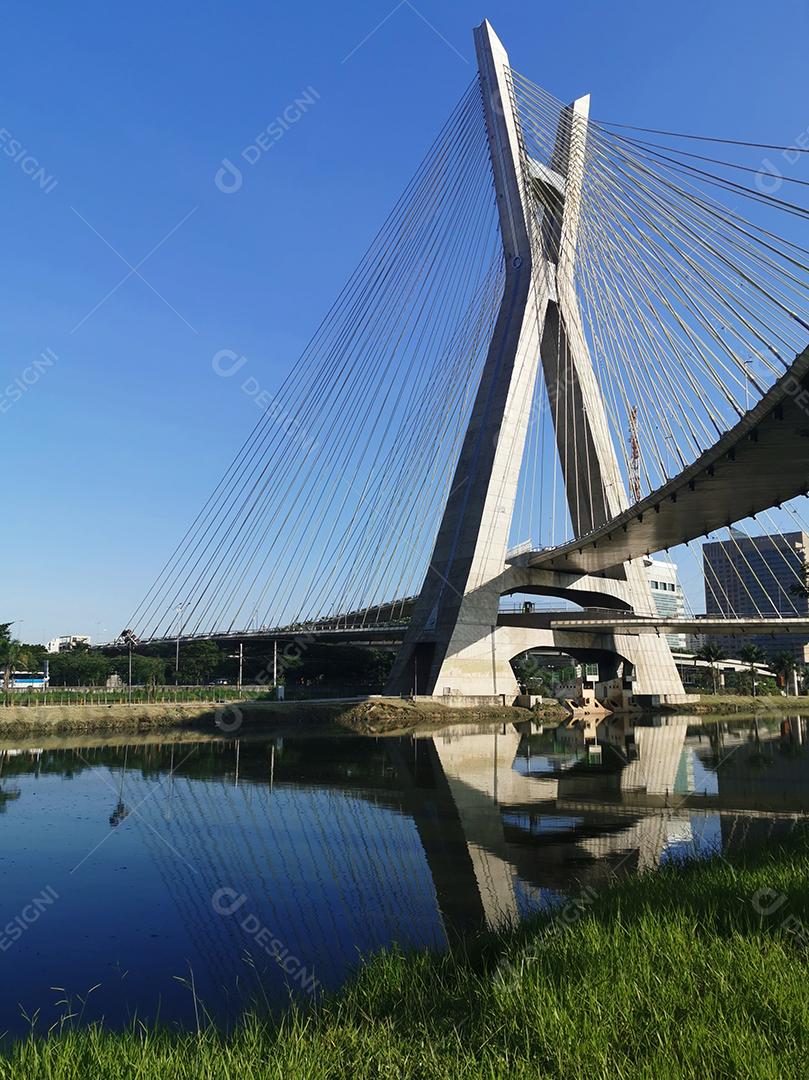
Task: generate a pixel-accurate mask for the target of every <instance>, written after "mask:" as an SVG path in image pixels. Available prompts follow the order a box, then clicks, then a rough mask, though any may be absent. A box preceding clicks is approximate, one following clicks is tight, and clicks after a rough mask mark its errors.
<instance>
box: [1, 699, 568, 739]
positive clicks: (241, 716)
mask: <svg viewBox="0 0 809 1080" xmlns="http://www.w3.org/2000/svg"><path fill="white" fill-rule="evenodd" d="M565 715H566V713H565V710H564V709H563V708H562V706H561V705H558V706H557V705H546V706H544V707H543V709H542V710H541V712H538V711H533V712H529V711H528V710H526V709H516V708H512V707H510V706H495V705H486V706H476V707H469V708H457V709H456V708H449V707H448V706H446V705H443V704H442V703H441V702H440V701H435V702H429V701H424V700H421V701H408V700H406V699H399V698H370V699H367V700H363V701H284V702H280V701H243V702H229V703H215V702H208V703H205V702H190V703H185V704H182V703H180V704H137V705H31V706H8V707H6V708H3V709H0V737H3V736H16V735H32V734H42V735H48V734H50V735H59V734H91V733H92V734H103V733H105V732H127V731H131V732H140V733H144V732H158V731H166V732H170V731H188V730H192V731H197V732H202V733H211V734H217V733H218V734H220V735H222V734H225V735H234V734H236V733H238V732H240V731H242V730H247V729H252V730H264V731H268V730H272V731H275V730H279V731H286V730H289V729H290V728H293V729H294V730H301V729H302V728H305V729H306V730H307V731H311V732H313V733H314V732H319V731H320V732H322V731H327V730H332V731H345V732H353V733H355V734H361V735H383V734H384V735H388V734H399V733H402V734H404V733H407V732H410V731H414V730H416V729H419V730H424V729H425V728H428V729H429V728H430V727H445V726H446V725H448V724H475V723H480V724H487V723H508V724H513V723H520V722H523V723H524V722H526V721H528V720H531V719H539V720H543V719H544V720H546V721H547V722H550V723H558V722H560V721H561V719H562V718H563V717H564V716H565Z"/></svg>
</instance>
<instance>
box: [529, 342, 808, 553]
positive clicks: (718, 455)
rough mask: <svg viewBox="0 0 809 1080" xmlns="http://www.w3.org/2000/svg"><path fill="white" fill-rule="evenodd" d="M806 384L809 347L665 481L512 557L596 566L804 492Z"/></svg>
mask: <svg viewBox="0 0 809 1080" xmlns="http://www.w3.org/2000/svg"><path fill="white" fill-rule="evenodd" d="M808 386H809V348H807V349H804V351H803V352H802V353H800V355H799V356H797V357H796V358H795V360H794V362H793V363H792V365H791V366H790V368H789V370H788V371H787V372H786V373H785V374H784V375H782V376H781V378H780V379H779V380H778V381H777V382H776V383H775V384H774V385H773V386H772V387H771V388H770V390H768V391H767V393H766V394H765V395H764V397H762V399H761V401H760V402H759V403H758V404H757V405H756V406H755V407H754V408H752V409H751V410H750V411H749V412H748V413H747V414H746V415H745V416H743V417H742V419H741V420H740V421H739V422H738V424H736V425H735V426H734V427H732V428H731V429H730V430H729V431H727V432H725V434H724V435H723V436H722V437H721V438H720V439H719V440H718V441H717V442H716V443H714V445H713V446H712V447H710V448H709V449H708V450H706V451H705V453H703V454H702V455H701V456H700V457H698V458H697V460H696V461H695V462H694V463H693V464H692V465H690V466H689V467H688V468H687V469H684V470H683V471H682V472H681V473H679V474H678V475H677V476H676V477H674V478H673V479H672V480H670V481H669V482H668V483H667V484H664V485H663V486H662V487H660V488H658V489H657V490H656V491H654V492H652V494H651V495H648V496H647V497H646V498H645V499H643V500H641V501H640V502H638V503H636V504H635V505H634V506H631V507H630V508H629V509H627V510H625V511H624V512H623V513H622V514H619V515H618V516H617V517H615V518H612V519H611V520H610V521H608V522H606V524H604V525H602V526H600V527H599V528H598V529H595V530H593V531H592V532H591V533H588V534H587V535H586V536H583V537H580V538H578V539H576V540H572V541H570V542H569V543H567V544H562V545H560V546H559V547H554V548H546V549H544V550H542V551H533V552H527V553H523V554H520V555H517V556H515V557H514V558H513V559H512V560H510V561H512V562H513V563H515V564H520V565H527V566H535V567H539V568H542V569H545V570H560V571H573V572H583V573H597V572H598V571H600V570H607V569H609V568H610V567H612V566H615V565H617V564H618V563H621V562H624V561H625V560H627V559H636V558H639V557H640V556H642V555H650V554H652V553H653V552H655V551H663V550H665V549H667V548H672V547H676V546H677V545H678V544H682V543H685V542H686V541H688V540H694V539H696V538H697V537H700V536H706V535H707V534H708V533H710V532H713V531H714V530H715V529H720V528H723V527H724V526H727V525H731V524H732V523H733V522H734V521H741V520H742V519H744V518H746V517H751V516H752V515H754V514H757V513H760V512H761V511H763V510H767V509H769V508H770V507H772V506H779V505H780V504H781V503H782V502H786V501H787V500H788V499H791V498H794V497H795V496H796V495H805V494H806V493H807V489H809V389H807V387H808Z"/></svg>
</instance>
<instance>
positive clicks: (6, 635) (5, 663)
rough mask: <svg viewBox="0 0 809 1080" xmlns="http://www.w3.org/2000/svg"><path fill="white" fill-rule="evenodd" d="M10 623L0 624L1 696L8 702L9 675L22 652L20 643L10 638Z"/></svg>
mask: <svg viewBox="0 0 809 1080" xmlns="http://www.w3.org/2000/svg"><path fill="white" fill-rule="evenodd" d="M12 625H13V624H12V623H10V622H7V623H0V667H2V669H3V694H4V696H5V698H6V700H8V694H9V690H10V688H11V673H12V672H13V671H14V668H15V667H16V665H17V662H18V661H19V658H20V652H21V650H22V644H21V642H19V641H17V639H16V638H13V637H12V636H11V627H12Z"/></svg>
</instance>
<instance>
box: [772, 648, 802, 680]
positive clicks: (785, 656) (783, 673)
mask: <svg viewBox="0 0 809 1080" xmlns="http://www.w3.org/2000/svg"><path fill="white" fill-rule="evenodd" d="M770 666H771V667H772V669H773V671H774V672H775V673H776V675H778V677H779V679H778V681H779V683H780V685H782V686H783V687H784V689H788V686H789V677H790V675H792V673H793V672H794V671H795V670H796V669H797V666H798V664H797V661H796V659H795V657H794V656H793V654H792V653H791V652H786V651H784V652H779V653H776V654H775V656H773V657H772V659H771V660H770Z"/></svg>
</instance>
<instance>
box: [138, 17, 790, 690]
mask: <svg viewBox="0 0 809 1080" xmlns="http://www.w3.org/2000/svg"><path fill="white" fill-rule="evenodd" d="M475 44H476V50H477V56H478V73H477V76H476V78H475V79H474V80H473V82H472V84H471V85H470V86H469V87H468V88H467V90H466V92H465V93H464V94H463V96H462V98H461V100H460V102H459V104H458V106H457V107H456V108H455V110H454V111H453V113H452V115H451V116H450V118H449V120H448V121H447V123H446V124H445V125H444V127H443V128H442V130H441V131H440V133H439V135H438V137H437V139H436V140H435V142H434V143H433V146H432V147H431V149H430V151H429V152H428V154H427V156H426V157H425V159H424V161H423V162H422V163H421V165H420V167H419V169H418V170H417V171H416V173H415V175H414V176H413V178H412V179H411V181H410V183H409V184H408V186H407V187H406V189H405V191H404V193H403V195H402V196H401V198H400V199H399V201H398V202H397V204H396V206H395V207H394V209H393V211H392V212H391V214H390V216H389V218H388V219H387V221H386V222H385V223H384V225H383V226H382V228H381V230H380V231H379V233H378V234H377V236H376V237H375V239H374V240H373V241H372V243H371V245H370V247H369V248H368V251H367V252H366V254H365V256H364V257H363V259H362V260H361V262H360V264H359V266H358V267H357V269H356V271H355V272H354V273H353V275H352V276H351V278H350V279H349V281H348V283H347V284H346V286H345V287H344V289H343V291H342V293H341V294H340V296H339V297H338V299H337V301H336V303H335V304H334V306H333V307H332V308H331V310H330V311H329V312H328V314H327V315H326V317H325V318H324V320H323V322H322V323H321V324H320V326H319V327H318V329H317V330H316V332H315V334H314V336H313V337H312V340H311V341H310V343H309V345H308V346H307V348H306V349H305V351H304V353H303V355H302V356H301V358H300V359H299V361H298V362H297V364H296V365H295V366H294V367H293V368H292V370H291V371H290V373H289V375H288V376H287V378H286V380H285V381H284V383H283V384H282V386H281V387H280V389H279V391H278V393H277V395H276V397H275V399H274V401H273V403H272V405H271V407H270V408H269V409H268V410H267V412H266V413H265V414H264V416H263V417H262V419H261V420H260V421H259V423H258V424H257V425H256V427H255V429H254V430H253V432H251V434H250V435H249V436H248V438H247V440H246V441H245V443H244V445H243V446H242V447H241V449H240V450H239V452H238V454H237V455H236V457H235V458H234V460H233V461H232V463H231V464H230V466H229V468H228V469H227V471H226V473H225V474H224V476H223V478H222V480H221V481H220V483H219V484H218V486H217V487H216V489H215V490H214V492H213V493H212V495H211V497H210V498H209V500H208V501H207V503H206V504H205V506H204V507H203V508H202V510H201V511H200V513H199V514H198V515H197V517H196V519H195V520H194V521H193V523H192V525H191V526H190V528H189V530H188V531H187V533H186V535H185V536H184V537H183V538H182V540H181V541H180V543H179V544H178V546H177V548H176V549H175V551H174V552H173V554H172V555H171V557H170V558H169V560H168V561H167V562H166V564H165V566H164V567H163V569H162V571H161V572H160V574H159V575H158V577H157V578H156V580H155V581H154V583H153V585H152V587H151V589H150V590H149V592H148V593H147V595H146V597H145V598H144V600H143V602H142V603H141V604H140V605H139V607H138V609H137V611H136V612H135V614H134V615H133V617H132V619H131V621H130V626H131V627H132V629H133V630H134V631H135V632H136V633H137V634H138V635H139V636H140V637H141V638H142V639H159V638H168V637H175V636H179V637H195V636H216V637H232V636H247V635H252V634H257V635H272V634H282V633H287V634H288V633H291V632H301V633H304V632H308V633H312V634H316V635H318V634H323V635H335V634H339V633H343V634H349V633H355V634H361V633H365V634H366V636H368V637H369V638H373V637H374V635H375V634H380V635H385V634H387V635H388V637H389V638H390V639H391V640H399V639H401V645H400V648H399V650H398V654H397V658H396V662H395V664H394V668H393V671H392V674H391V679H390V683H389V688H388V689H389V690H390V692H392V693H399V692H409V691H412V690H413V689H415V688H418V690H419V691H420V692H421V693H438V694H442V693H445V692H446V691H447V690H451V691H452V692H457V693H461V694H464V695H482V696H488V695H491V694H493V693H495V694H502V693H510V692H512V691H514V692H516V682H515V679H514V675H513V673H512V669H511V665H510V661H511V660H512V659H513V658H514V657H515V656H517V655H519V654H520V653H522V652H525V651H526V650H528V649H533V648H564V649H565V650H566V651H569V652H571V654H572V655H574V656H578V657H581V658H597V659H599V661H600V662H601V663H602V664H604V665H605V670H606V671H607V672H608V673H609V672H612V673H617V672H618V670H619V669H620V668H621V667H622V666H623V667H624V669H626V668H627V667H628V666H631V667H632V669H633V670H634V676H635V693H636V694H637V695H639V696H643V695H656V696H660V697H663V698H666V697H668V698H669V699H677V698H678V697H680V696H681V695H682V693H683V691H682V685H681V683H680V679H679V676H678V674H677V671H676V668H675V665H674V662H673V660H672V656H671V652H670V650H669V646H668V644H667V643H666V639H665V637H664V636H662V635H663V634H664V633H665V632H666V621H665V620H661V619H659V617H658V616H657V613H656V610H655V607H654V602H653V599H652V595H651V591H650V587H649V584H648V582H647V579H646V575H645V571H644V568H643V564H642V557H643V556H646V555H649V554H652V553H654V552H658V551H670V550H672V549H677V550H680V549H681V547H682V545H690V544H691V543H692V542H693V541H694V540H696V539H698V538H700V537H703V536H706V535H711V536H716V535H721V533H722V530H727V535H728V542H729V543H730V544H731V545H732V544H734V543H736V537H737V536H738V533H737V531H736V530H734V529H732V528H731V526H733V525H734V523H739V522H744V521H745V519H750V518H755V522H754V529H755V531H756V532H758V533H761V532H765V533H766V535H764V536H760V537H758V538H757V539H758V540H760V543H761V547H762V548H767V550H766V551H764V550H762V551H758V548H756V551H757V553H758V555H760V558H757V560H756V562H755V565H753V564H752V563H751V561H750V558H749V555H746V554H745V556H744V557H745V558H746V560H747V562H748V565H749V566H750V571H751V574H752V575H753V576H754V577H755V579H756V595H757V596H769V595H771V594H773V593H774V592H777V593H778V596H779V601H778V603H777V604H762V605H760V610H759V609H757V615H755V616H751V615H750V612H749V610H744V611H740V612H739V616H740V617H741V616H743V617H744V618H743V622H740V621H739V620H738V619H737V618H736V611H735V609H734V603H735V604H736V605H737V606H742V605H741V603H740V601H739V600H738V599H736V600H735V601H734V599H733V597H731V596H729V595H727V588H726V585H725V584H724V583H723V582H721V581H719V580H718V579H716V580H711V579H710V577H709V578H708V579H706V582H707V587H708V588H709V589H711V590H712V591H713V592H714V593H715V595H716V598H717V601H718V602H719V607H720V609H721V610H723V611H725V612H727V613H728V615H729V616H730V618H729V621H728V624H727V626H728V627H729V626H730V625H731V624H732V623H734V622H735V625H736V630H734V631H733V632H747V633H752V632H754V631H755V629H756V624H757V622H760V623H761V626H763V627H765V628H766V631H767V632H770V631H772V632H784V633H787V632H792V633H794V632H795V630H796V629H798V630H806V631H807V636H809V618H807V616H806V610H805V608H802V607H801V604H800V600H799V598H800V596H801V590H805V587H806V580H805V574H804V573H803V568H802V564H801V563H800V562H799V563H798V565H797V567H796V565H795V563H794V560H792V561H791V562H790V563H789V568H790V573H791V574H792V575H793V576H794V579H795V580H794V588H790V589H786V590H785V589H784V586H783V574H780V576H779V571H780V567H778V566H777V565H776V564H777V561H778V558H779V557H780V558H781V559H782V560H783V561H785V562H786V559H785V556H784V554H783V550H782V549H783V545H781V544H780V543H776V542H775V541H774V537H781V536H782V534H784V533H785V532H790V533H791V532H794V531H795V530H796V529H797V530H798V531H800V532H803V531H804V526H803V521H802V518H801V516H800V515H801V508H800V503H798V502H796V501H795V500H796V498H797V497H799V496H803V495H805V494H806V492H807V489H809V468H807V465H809V454H808V453H807V439H809V350H807V344H809V303H807V301H808V300H809V290H808V289H807V286H808V285H809V252H807V237H806V220H807V217H808V216H809V210H807V208H806V207H804V206H801V205H799V204H798V203H796V202H793V201H791V200H792V197H793V194H792V193H793V188H794V185H799V184H803V185H806V184H807V183H808V182H807V181H805V180H800V179H799V178H794V179H793V180H788V179H785V183H784V188H785V190H781V189H779V191H778V192H773V191H771V190H769V188H768V189H767V190H763V187H764V185H760V184H757V183H756V179H757V176H756V167H755V165H754V164H753V165H751V164H746V163H745V162H744V161H740V160H737V159H738V157H739V155H740V154H741V155H743V154H744V153H745V152H748V153H749V152H751V151H752V152H754V153H756V154H758V161H759V163H760V161H761V153H762V149H765V148H766V149H769V150H770V151H773V150H774V149H777V148H774V147H768V148H767V147H762V146H758V145H756V144H741V143H739V142H738V141H734V140H729V139H727V140H726V139H718V140H708V139H707V138H705V137H702V136H699V137H696V138H697V140H700V141H698V142H696V143H695V141H694V138H693V137H688V138H689V139H690V141H686V142H685V145H686V146H687V147H691V148H690V149H685V148H684V147H683V141H684V140H686V138H687V137H685V136H680V135H677V134H676V133H666V132H656V131H654V132H651V131H648V130H644V131H638V130H637V129H629V128H625V127H622V126H621V125H616V124H606V123H599V122H597V121H595V120H592V119H591V118H590V116H589V105H590V102H589V96H585V97H580V98H578V99H577V100H576V101H574V102H573V103H572V104H569V105H568V104H564V103H562V102H561V101H559V100H557V99H555V98H554V97H552V96H551V95H550V94H549V93H547V92H546V91H545V90H543V89H542V88H541V87H539V86H537V85H536V84H534V83H533V82H531V81H530V80H528V79H527V78H525V77H524V76H522V75H520V74H519V73H517V72H516V71H514V70H513V69H512V68H511V66H510V64H509V61H508V57H507V55H506V52H505V50H504V48H503V46H502V44H501V43H500V41H499V40H498V38H497V37H496V35H495V33H494V31H493V30H492V28H491V26H490V25H489V24H488V23H486V22H484V23H483V24H482V25H481V26H480V27H478V28H477V29H476V30H475ZM661 138H665V139H667V140H668V141H667V142H661V141H660V139H661ZM672 141H673V142H674V145H673V146H672V145H671V142H672ZM705 142H710V143H713V144H717V145H719V146H720V149H719V150H715V149H714V148H713V146H710V147H706V146H705V145H704V143H705ZM695 145H696V147H697V149H696V150H695V149H693V147H694V146H695ZM703 151H704V152H703ZM802 152H803V151H800V150H796V156H799V155H800V153H802ZM714 154H720V155H721V156H719V157H716V156H714ZM753 160H754V162H755V160H756V159H755V158H754V159H753ZM751 175H752V179H751ZM787 185H792V186H791V187H789V188H788V189H787ZM526 538H527V539H526ZM753 539H754V541H755V539H756V538H753ZM738 547H739V551H740V553H742V554H744V553H745V552H746V551H747V550H748V549H749V545H747V546H746V547H745V546H744V545H738ZM770 548H771V549H772V550H770ZM768 575H769V577H768ZM769 578H772V581H770V580H769ZM723 591H724V595H722V593H723ZM749 591H750V590H749V587H748V592H749ZM514 594H519V595H529V596H552V597H556V598H561V599H563V600H566V601H570V602H572V603H573V604H576V605H578V606H579V607H580V608H584V609H585V610H584V611H580V612H578V613H572V612H567V613H563V612H554V613H552V614H549V613H536V614H532V615H530V616H529V615H526V616H525V617H524V618H523V617H520V616H504V615H503V614H501V612H500V601H501V597H503V596H506V595H514ZM790 605H791V609H790ZM605 609H606V614H605ZM611 612H612V613H614V614H612V615H611V614H610V613H611ZM540 615H542V616H543V617H542V618H540V617H539V616H540ZM687 621H688V620H685V621H683V620H681V622H682V624H683V625H685V624H686V622H687ZM696 622H698V623H700V631H701V632H706V631H705V628H706V627H707V623H705V622H704V621H703V620H696ZM577 624H578V625H577ZM641 629H645V630H647V631H648V630H655V629H656V630H657V631H658V632H656V633H648V632H639V630H641ZM759 629H761V627H759ZM715 632H719V631H718V630H717V631H715ZM723 632H728V630H727V628H725V630H724V631H723Z"/></svg>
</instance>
